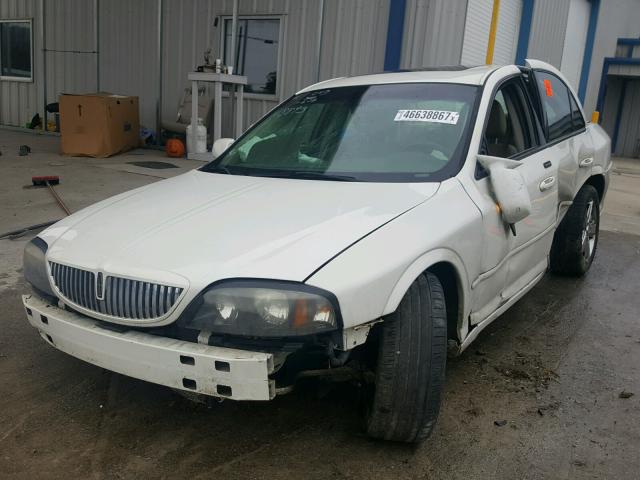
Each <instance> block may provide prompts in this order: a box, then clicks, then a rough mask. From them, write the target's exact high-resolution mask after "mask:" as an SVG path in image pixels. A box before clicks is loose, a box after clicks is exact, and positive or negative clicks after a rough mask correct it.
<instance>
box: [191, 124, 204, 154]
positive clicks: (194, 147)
mask: <svg viewBox="0 0 640 480" xmlns="http://www.w3.org/2000/svg"><path fill="white" fill-rule="evenodd" d="M192 131H193V125H188V126H187V152H189V153H205V152H206V151H207V127H205V126H204V125H203V124H202V119H201V118H198V125H197V127H196V135H195V139H194V137H193V135H192V133H191V132H192Z"/></svg>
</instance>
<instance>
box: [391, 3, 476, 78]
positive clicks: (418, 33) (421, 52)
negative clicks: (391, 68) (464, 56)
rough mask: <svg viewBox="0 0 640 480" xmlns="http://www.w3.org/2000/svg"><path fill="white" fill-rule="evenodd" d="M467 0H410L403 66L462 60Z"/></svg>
mask: <svg viewBox="0 0 640 480" xmlns="http://www.w3.org/2000/svg"><path fill="white" fill-rule="evenodd" d="M466 12H467V0H408V1H407V7H406V12H405V20H404V36H403V40H402V58H401V62H400V67H401V68H420V67H431V66H434V65H457V64H459V63H460V56H461V52H462V38H463V32H464V24H465V17H466Z"/></svg>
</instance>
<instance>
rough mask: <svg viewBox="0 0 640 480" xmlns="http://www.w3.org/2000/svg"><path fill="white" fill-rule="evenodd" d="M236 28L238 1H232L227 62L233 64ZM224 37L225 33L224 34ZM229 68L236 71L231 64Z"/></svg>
mask: <svg viewBox="0 0 640 480" xmlns="http://www.w3.org/2000/svg"><path fill="white" fill-rule="evenodd" d="M237 27H238V0H233V18H232V19H231V55H229V56H230V57H231V58H230V59H229V60H228V61H229V62H234V63H235V58H236V28H237ZM225 35H226V32H225ZM229 66H231V67H233V69H234V70H235V69H236V66H235V65H233V63H231V64H230V65H229Z"/></svg>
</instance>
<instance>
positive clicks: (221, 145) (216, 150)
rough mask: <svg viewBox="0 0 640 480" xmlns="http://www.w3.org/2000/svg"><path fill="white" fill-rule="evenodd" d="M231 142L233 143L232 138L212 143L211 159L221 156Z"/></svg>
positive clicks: (220, 139)
mask: <svg viewBox="0 0 640 480" xmlns="http://www.w3.org/2000/svg"><path fill="white" fill-rule="evenodd" d="M233 142H235V140H234V139H233V138H219V139H218V140H216V141H215V142H213V146H212V147H211V153H212V155H213V158H218V157H219V156H220V155H222V154H223V153H224V151H225V150H226V149H227V148H229V147H230V146H231V144H232V143H233Z"/></svg>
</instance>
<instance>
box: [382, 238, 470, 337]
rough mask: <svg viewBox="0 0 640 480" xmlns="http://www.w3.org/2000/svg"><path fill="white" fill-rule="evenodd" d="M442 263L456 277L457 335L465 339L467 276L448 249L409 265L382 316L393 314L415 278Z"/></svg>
mask: <svg viewBox="0 0 640 480" xmlns="http://www.w3.org/2000/svg"><path fill="white" fill-rule="evenodd" d="M442 262H445V263H449V264H451V265H452V266H453V268H454V270H455V272H456V276H457V277H458V301H459V303H460V308H459V309H458V311H459V314H458V332H457V333H458V337H459V338H460V339H461V340H462V339H464V337H466V335H467V331H468V328H469V325H468V323H467V322H466V321H465V319H466V318H467V317H468V316H469V309H470V306H469V298H470V296H469V291H470V287H469V276H468V272H467V270H466V268H465V266H464V262H463V261H462V259H461V258H460V256H459V255H458V254H457V253H456V252H455V251H453V250H451V249H449V248H437V249H434V250H430V251H428V252H426V253H424V254H422V255H421V256H420V257H418V258H417V259H416V260H415V261H414V262H413V263H412V264H411V265H409V267H408V268H407V269H406V270H405V271H404V272H403V274H402V276H401V277H400V279H399V280H398V282H397V283H396V285H395V287H394V288H393V290H392V291H391V294H390V295H389V297H388V299H387V303H386V305H385V308H384V311H383V313H382V315H388V314H390V313H393V312H394V311H395V310H396V309H397V308H398V305H400V301H401V300H402V297H404V295H405V293H406V292H407V290H409V287H410V286H411V284H412V283H413V282H414V281H415V280H416V278H418V276H419V275H420V274H421V273H422V272H424V271H426V270H428V269H429V267H431V266H433V265H435V264H437V263H442Z"/></svg>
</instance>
